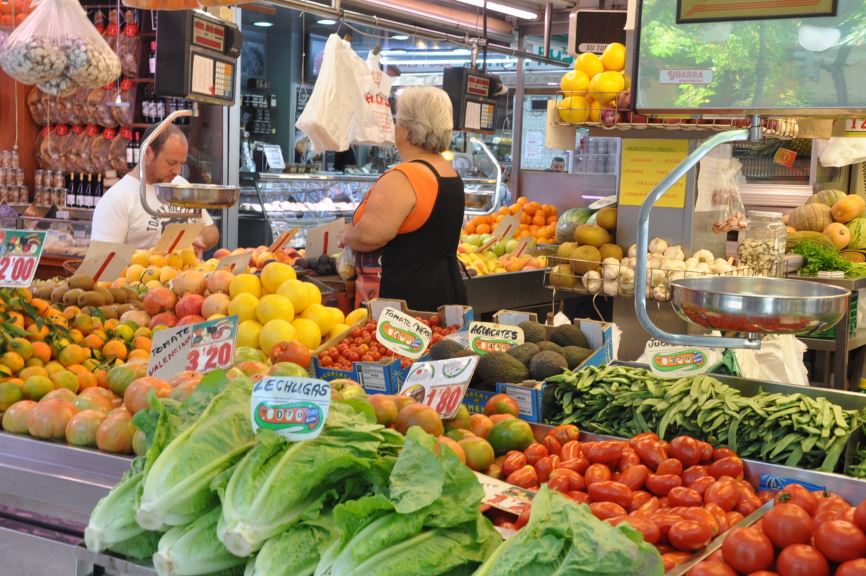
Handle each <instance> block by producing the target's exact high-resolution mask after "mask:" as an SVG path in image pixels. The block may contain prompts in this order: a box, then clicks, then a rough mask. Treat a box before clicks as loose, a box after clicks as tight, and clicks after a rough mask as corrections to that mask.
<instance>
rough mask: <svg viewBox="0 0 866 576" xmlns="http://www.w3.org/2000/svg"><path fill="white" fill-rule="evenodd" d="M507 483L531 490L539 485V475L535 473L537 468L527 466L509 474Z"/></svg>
mask: <svg viewBox="0 0 866 576" xmlns="http://www.w3.org/2000/svg"><path fill="white" fill-rule="evenodd" d="M505 481H506V482H508V483H509V484H514V485H515V486H520V487H521V488H531V487H533V486H537V485H538V474H536V473H535V468H533V467H532V466H530V465H529V464H527V465H526V466H524V467H522V468H521V469H520V470H517V471H515V472H512V473H511V474H509V475H508V477H507V478H506V479H505Z"/></svg>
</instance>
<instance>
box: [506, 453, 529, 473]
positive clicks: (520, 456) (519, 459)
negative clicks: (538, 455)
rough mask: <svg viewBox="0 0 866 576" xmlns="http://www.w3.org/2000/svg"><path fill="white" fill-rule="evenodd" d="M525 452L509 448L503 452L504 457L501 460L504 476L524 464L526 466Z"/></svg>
mask: <svg viewBox="0 0 866 576" xmlns="http://www.w3.org/2000/svg"><path fill="white" fill-rule="evenodd" d="M526 464H527V461H526V454H524V453H523V452H521V451H520V450H509V451H508V452H507V453H506V454H505V459H504V460H503V461H502V464H501V466H502V473H503V474H505V475H506V476H510V475H511V474H512V473H514V472H517V471H518V470H520V469H521V468H523V467H524V466H526Z"/></svg>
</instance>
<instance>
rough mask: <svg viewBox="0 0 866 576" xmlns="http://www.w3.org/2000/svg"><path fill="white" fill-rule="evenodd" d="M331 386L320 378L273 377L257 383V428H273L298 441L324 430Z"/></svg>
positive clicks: (253, 414) (253, 406)
mask: <svg viewBox="0 0 866 576" xmlns="http://www.w3.org/2000/svg"><path fill="white" fill-rule="evenodd" d="M330 406H331V385H330V384H329V383H328V382H326V381H324V380H319V379H317V378H303V377H296V376H293V377H271V378H264V379H262V380H259V381H258V382H256V385H255V386H254V387H253V395H252V397H251V398H250V420H251V421H252V425H253V430H255V431H258V430H260V429H265V430H273V431H274V432H276V433H277V434H279V435H280V436H283V437H284V438H286V439H288V440H291V441H293V442H297V441H300V440H311V439H313V438H315V437H316V436H318V435H319V434H321V433H322V429H323V428H324V424H325V419H327V417H328V409H329V408H330Z"/></svg>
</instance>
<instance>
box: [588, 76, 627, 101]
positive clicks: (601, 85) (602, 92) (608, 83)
mask: <svg viewBox="0 0 866 576" xmlns="http://www.w3.org/2000/svg"><path fill="white" fill-rule="evenodd" d="M624 89H625V78H623V75H622V74H620V73H619V72H602V73H601V74H598V75H597V76H595V77H594V78H593V79H592V80H590V81H589V95H590V96H592V99H593V100H595V101H596V102H599V103H601V104H606V103H608V102H611V101H612V100H616V96H617V94H619V93H620V92H622V91H623V90H624Z"/></svg>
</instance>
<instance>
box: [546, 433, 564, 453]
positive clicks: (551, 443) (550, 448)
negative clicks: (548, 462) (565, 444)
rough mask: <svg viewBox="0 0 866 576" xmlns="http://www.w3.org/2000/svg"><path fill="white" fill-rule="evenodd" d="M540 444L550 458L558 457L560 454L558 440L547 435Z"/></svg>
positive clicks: (560, 446) (560, 448)
mask: <svg viewBox="0 0 866 576" xmlns="http://www.w3.org/2000/svg"><path fill="white" fill-rule="evenodd" d="M541 443H542V444H544V447H545V448H547V454H548V455H550V456H553V455H554V454H556V455H557V456H559V455H560V453H561V452H562V444H560V443H559V440H557V439H556V438H555V437H553V436H551V435H549V434H548V435H547V436H545V437H544V440H542V441H541Z"/></svg>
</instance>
